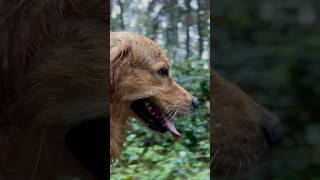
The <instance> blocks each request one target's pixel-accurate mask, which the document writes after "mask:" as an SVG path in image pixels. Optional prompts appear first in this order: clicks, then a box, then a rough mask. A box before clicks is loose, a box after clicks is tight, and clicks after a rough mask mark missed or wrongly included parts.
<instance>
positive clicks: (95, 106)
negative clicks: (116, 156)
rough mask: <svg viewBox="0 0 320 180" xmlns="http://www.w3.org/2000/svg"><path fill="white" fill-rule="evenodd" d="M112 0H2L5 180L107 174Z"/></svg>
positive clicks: (0, 102) (0, 146)
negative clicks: (108, 27)
mask: <svg viewBox="0 0 320 180" xmlns="http://www.w3.org/2000/svg"><path fill="white" fill-rule="evenodd" d="M108 9H109V8H108V2H107V1H105V0H91V1H87V0H0V14H1V16H0V38H1V41H0V179H1V180H62V179H80V180H84V179H85V180H91V179H92V180H93V179H107V176H108V174H107V170H105V167H106V166H107V163H108V162H107V153H106V149H107V143H108V140H107V135H106V134H107V133H106V132H107V131H108V129H109V127H108V126H107V124H108V121H107V113H108V107H107V105H108V103H107V102H108V94H107V82H108V78H107V77H108V75H109V73H107V65H108V63H107V58H108V46H109V41H108V36H109V33H108V30H107V25H108V24H109V22H108V14H109V13H108V11H107V10H108Z"/></svg>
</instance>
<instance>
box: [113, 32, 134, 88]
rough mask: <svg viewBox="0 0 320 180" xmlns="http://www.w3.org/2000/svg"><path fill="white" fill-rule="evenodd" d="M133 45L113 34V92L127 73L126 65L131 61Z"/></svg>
mask: <svg viewBox="0 0 320 180" xmlns="http://www.w3.org/2000/svg"><path fill="white" fill-rule="evenodd" d="M130 51H131V47H130V45H128V44H127V43H125V42H123V41H122V40H120V39H118V38H115V37H113V36H111V42H110V80H111V94H113V92H114V91H115V90H116V89H117V85H118V84H119V82H120V81H121V78H123V77H124V76H125V74H126V72H125V70H126V69H127V68H125V66H126V65H127V64H128V63H130V59H131V58H130V57H131V56H130V54H131V53H130Z"/></svg>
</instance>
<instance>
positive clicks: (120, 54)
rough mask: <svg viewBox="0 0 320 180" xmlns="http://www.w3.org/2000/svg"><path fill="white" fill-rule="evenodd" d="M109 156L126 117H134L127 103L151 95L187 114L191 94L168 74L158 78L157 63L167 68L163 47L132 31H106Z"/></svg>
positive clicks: (122, 134) (116, 146) (115, 152)
mask: <svg viewBox="0 0 320 180" xmlns="http://www.w3.org/2000/svg"><path fill="white" fill-rule="evenodd" d="M110 40H111V42H110V56H111V58H110V68H111V69H110V71H111V72H110V78H111V101H110V103H111V104H110V158H111V160H112V159H115V158H116V157H117V156H118V155H119V154H120V152H121V149H122V146H123V143H124V141H125V138H126V135H127V128H128V125H127V121H128V118H129V117H134V116H135V115H134V113H133V112H132V110H131V109H130V107H129V106H130V104H131V103H132V102H133V101H135V100H137V99H141V98H149V97H151V98H153V99H154V100H155V101H156V103H157V105H158V106H160V107H161V108H162V109H166V108H167V107H169V106H175V107H177V108H178V109H177V113H178V114H189V113H190V106H191V103H192V102H191V101H192V96H191V95H190V94H189V93H188V92H187V91H186V90H185V89H183V88H182V87H180V86H179V85H178V84H177V83H176V82H175V81H174V80H173V78H172V75H171V72H170V74H169V77H168V78H159V76H158V75H157V73H156V71H157V70H158V69H159V68H161V67H167V68H169V69H171V63H170V61H169V59H168V58H167V56H166V54H165V53H164V51H163V50H162V49H161V48H160V47H159V46H158V45H157V44H156V43H155V42H153V41H152V40H150V39H148V38H146V37H144V36H140V35H136V34H133V33H126V32H119V33H110Z"/></svg>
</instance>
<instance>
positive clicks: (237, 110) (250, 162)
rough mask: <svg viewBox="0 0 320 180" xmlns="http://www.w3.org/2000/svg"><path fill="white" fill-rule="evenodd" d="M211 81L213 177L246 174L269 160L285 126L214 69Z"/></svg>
mask: <svg viewBox="0 0 320 180" xmlns="http://www.w3.org/2000/svg"><path fill="white" fill-rule="evenodd" d="M211 84H212V89H211V116H212V118H211V168H210V169H211V175H212V178H215V177H217V176H237V175H241V174H242V175H243V174H244V173H247V172H249V171H251V170H253V169H254V168H255V167H257V165H259V164H261V163H262V162H263V161H264V160H265V158H266V157H267V153H268V152H269V151H270V147H272V146H273V145H274V144H275V143H276V142H277V141H279V139H280V138H281V136H282V135H283V133H284V131H283V127H282V125H281V123H280V120H279V119H278V117H277V116H275V115H274V114H272V113H271V112H269V111H268V110H266V109H265V108H264V107H262V106H261V105H259V104H258V103H256V102H255V101H254V100H253V99H252V98H251V97H249V96H248V95H247V94H246V93H244V92H243V91H242V90H241V89H240V88H239V87H237V86H236V85H234V84H232V83H230V82H228V81H227V80H225V79H224V78H223V77H222V76H221V75H219V74H218V73H217V72H216V71H215V70H214V69H211ZM213 176H215V177H213Z"/></svg>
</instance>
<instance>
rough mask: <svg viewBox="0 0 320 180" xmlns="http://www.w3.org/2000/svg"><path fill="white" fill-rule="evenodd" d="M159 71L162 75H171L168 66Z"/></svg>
mask: <svg viewBox="0 0 320 180" xmlns="http://www.w3.org/2000/svg"><path fill="white" fill-rule="evenodd" d="M157 72H158V74H159V75H160V76H161V77H168V76H169V70H168V69H167V68H161V69H159V70H158V71H157Z"/></svg>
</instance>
